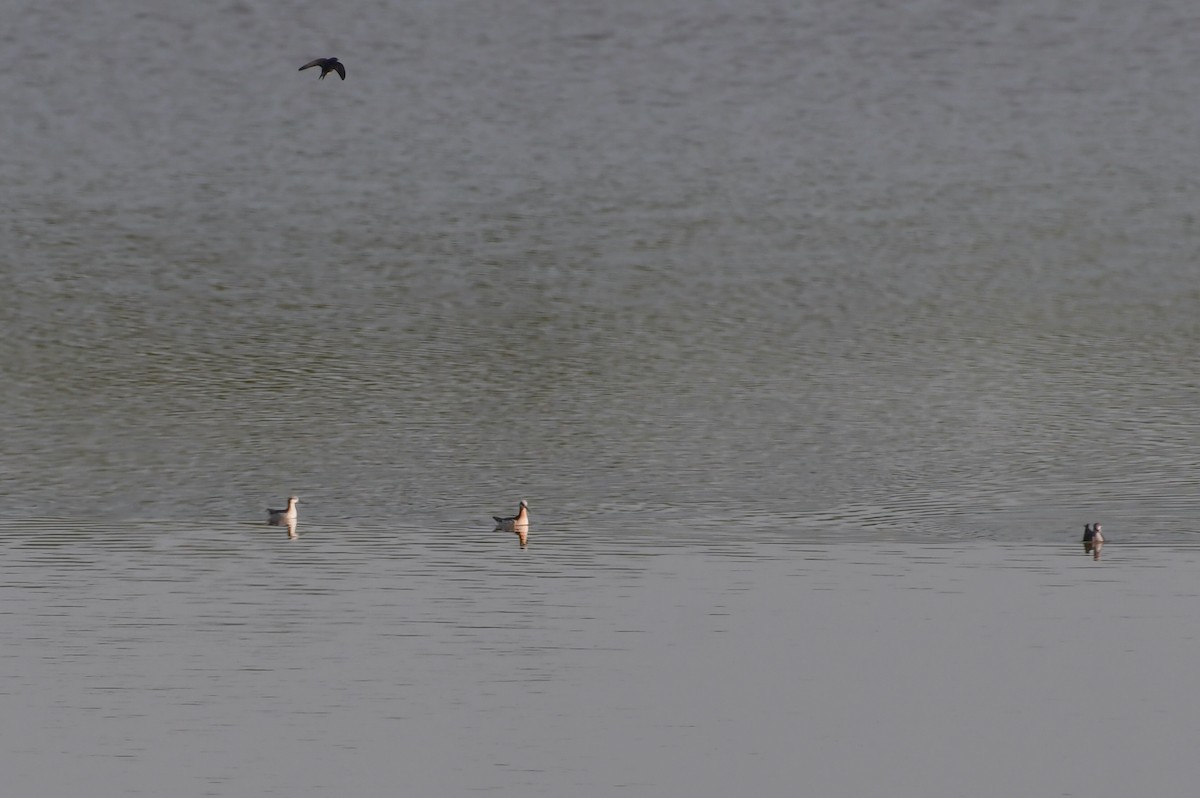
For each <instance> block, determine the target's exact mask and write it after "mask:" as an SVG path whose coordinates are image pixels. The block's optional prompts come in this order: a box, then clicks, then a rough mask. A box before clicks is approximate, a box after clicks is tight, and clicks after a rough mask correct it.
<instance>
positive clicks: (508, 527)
mask: <svg viewBox="0 0 1200 798" xmlns="http://www.w3.org/2000/svg"><path fill="white" fill-rule="evenodd" d="M492 518H493V519H495V521H496V529H503V530H504V531H505V532H516V533H518V534H520V531H521V530H522V529H524V530H528V529H529V505H528V504H527V503H526V502H525V500H524V499H521V503H520V504H519V505H518V506H517V514H516V515H512V516H508V517H507V518H501V517H500V516H498V515H493V516H492Z"/></svg>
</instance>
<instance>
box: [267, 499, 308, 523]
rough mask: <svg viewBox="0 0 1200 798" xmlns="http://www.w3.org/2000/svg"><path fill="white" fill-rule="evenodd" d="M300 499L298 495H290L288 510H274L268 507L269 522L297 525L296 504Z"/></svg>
mask: <svg viewBox="0 0 1200 798" xmlns="http://www.w3.org/2000/svg"><path fill="white" fill-rule="evenodd" d="M299 501H300V499H299V497H297V496H288V506H287V509H286V510H272V509H271V508H270V507H268V508H267V523H268V524H270V525H271V526H287V527H291V526H295V525H296V504H297V503H298V502H299Z"/></svg>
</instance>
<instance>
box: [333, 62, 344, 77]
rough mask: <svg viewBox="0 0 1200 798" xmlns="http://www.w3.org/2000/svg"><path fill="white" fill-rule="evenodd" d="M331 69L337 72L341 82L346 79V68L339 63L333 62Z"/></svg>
mask: <svg viewBox="0 0 1200 798" xmlns="http://www.w3.org/2000/svg"><path fill="white" fill-rule="evenodd" d="M333 68H334V69H336V70H337V73H338V77H339V78H341V79H342V80H345V79H346V67H345V66H343V65H342V62H341V61H335V62H334V63H333Z"/></svg>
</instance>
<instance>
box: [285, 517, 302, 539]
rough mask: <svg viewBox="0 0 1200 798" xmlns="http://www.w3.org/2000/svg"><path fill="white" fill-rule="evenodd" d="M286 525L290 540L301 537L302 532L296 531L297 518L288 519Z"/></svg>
mask: <svg viewBox="0 0 1200 798" xmlns="http://www.w3.org/2000/svg"><path fill="white" fill-rule="evenodd" d="M284 526H286V527H287V533H288V540H295V539H296V538H298V537H300V533H299V532H297V531H296V519H294V518H293V519H292V520H291V521H287V522H286V523H285V524H284Z"/></svg>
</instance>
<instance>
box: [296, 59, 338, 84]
mask: <svg viewBox="0 0 1200 798" xmlns="http://www.w3.org/2000/svg"><path fill="white" fill-rule="evenodd" d="M315 66H319V67H320V68H321V77H319V78H318V80H325V76H326V75H328V74H329V73H330V72H333V71H335V70H336V71H337V73H338V77H340V78H341V79H342V80H345V79H346V67H345V66H344V65H343V64H342V62H341V61H339V60H337V59H336V58H314V59H313V60H311V61H309V62H308V63H307V64H305V65H304V66H302V67H300V69H299V70H297V71H299V72H303V71H304V70H306V69H308V68H309V67H315Z"/></svg>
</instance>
